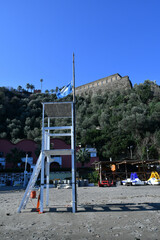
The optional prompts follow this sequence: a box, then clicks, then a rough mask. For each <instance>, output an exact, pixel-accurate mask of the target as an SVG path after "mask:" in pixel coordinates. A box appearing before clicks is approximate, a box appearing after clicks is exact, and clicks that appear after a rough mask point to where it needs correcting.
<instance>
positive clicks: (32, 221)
mask: <svg viewBox="0 0 160 240" xmlns="http://www.w3.org/2000/svg"><path fill="white" fill-rule="evenodd" d="M77 193H78V211H77V213H75V214H73V213H72V212H71V189H54V188H51V189H50V198H49V199H50V202H49V207H47V208H46V207H45V208H44V211H45V213H43V214H38V213H37V212H36V211H35V207H36V204H37V198H36V199H30V200H29V202H28V204H27V206H26V209H25V210H22V212H21V213H17V209H18V207H19V204H20V201H21V199H22V197H23V194H24V190H23V189H20V188H18V187H17V188H13V187H1V188H0V209H1V214H0V216H1V217H0V240H4V239H5V240H6V239H12V240H13V239H14V240H17V239H18V240H21V239H26V240H27V239H35V240H38V239H39V240H48V239H61V240H70V239H80V240H85V239H118V240H119V239H123V240H124V239H127V240H130V239H131V240H132V239H134V240H138V239H141V240H147V239H148V240H150V239H152V240H156V239H157V240H158V239H160V221H159V219H160V186H122V185H119V186H117V187H110V188H107V187H106V188H99V187H79V188H78V189H77ZM37 196H38V193H37Z"/></svg>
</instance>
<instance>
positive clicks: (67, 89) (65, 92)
mask: <svg viewBox="0 0 160 240" xmlns="http://www.w3.org/2000/svg"><path fill="white" fill-rule="evenodd" d="M71 92H72V84H71V82H70V83H69V84H68V85H67V86H65V87H64V88H62V90H61V91H59V89H58V92H57V93H56V95H57V98H58V99H60V98H63V97H66V96H67V95H68V94H70V93H71Z"/></svg>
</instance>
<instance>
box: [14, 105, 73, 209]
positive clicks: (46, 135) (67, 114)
mask: <svg viewBox="0 0 160 240" xmlns="http://www.w3.org/2000/svg"><path fill="white" fill-rule="evenodd" d="M42 105H43V113H42V147H41V153H40V156H39V158H38V160H37V163H36V166H35V168H34V171H33V173H32V176H31V178H30V181H29V183H28V186H27V188H26V191H25V194H24V197H23V199H22V201H21V204H20V206H19V208H18V212H19V213H20V212H21V209H24V208H25V206H26V204H27V202H28V199H29V197H30V194H31V191H32V189H33V187H34V185H35V183H36V180H37V178H38V175H39V173H40V171H41V187H40V212H41V213H43V207H44V206H43V205H44V196H43V195H44V166H45V159H47V160H46V206H49V172H50V162H53V159H52V158H51V156H57V155H58V156H62V155H71V156H72V212H73V213H75V212H76V211H77V194H76V170H75V169H76V163H75V154H76V149H75V122H74V121H75V112H74V111H75V105H74V102H45V103H42ZM46 117H47V120H48V126H47V127H46V126H45V119H46ZM52 118H71V119H72V121H71V125H70V126H51V119H52ZM57 132H58V133H57ZM61 136H69V137H71V149H51V147H50V138H51V137H61Z"/></svg>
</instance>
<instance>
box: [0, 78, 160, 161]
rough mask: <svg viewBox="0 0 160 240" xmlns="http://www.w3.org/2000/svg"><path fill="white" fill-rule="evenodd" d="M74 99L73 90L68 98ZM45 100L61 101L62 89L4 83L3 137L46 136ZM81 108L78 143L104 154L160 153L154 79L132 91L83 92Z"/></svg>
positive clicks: (159, 104)
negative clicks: (20, 87) (33, 89)
mask: <svg viewBox="0 0 160 240" xmlns="http://www.w3.org/2000/svg"><path fill="white" fill-rule="evenodd" d="M154 89H155V90H154ZM71 99H72V97H71V96H67V97H66V98H65V101H71ZM44 101H45V102H50V101H57V99H56V95H55V94H53V93H52V94H49V93H48V92H46V93H45V94H40V93H39V94H34V93H30V92H27V91H25V90H23V91H22V90H21V91H17V90H14V89H12V90H9V89H7V88H4V87H1V88H0V138H5V139H9V140H11V141H12V142H13V143H16V142H18V141H19V140H20V139H24V138H27V139H33V140H35V141H37V142H40V139H41V115H42V104H41V103H42V102H44ZM61 101H64V99H63V100H61ZM76 109H77V110H76V134H77V145H78V144H81V145H82V146H84V147H85V146H87V145H90V146H94V147H96V148H97V150H98V154H99V157H100V159H101V160H102V159H109V158H112V159H114V160H115V159H119V158H124V157H130V156H133V158H140V159H146V158H150V159H151V158H152V159H153V158H156V159H157V158H159V156H160V89H159V87H158V86H156V85H155V86H154V83H153V82H150V81H145V82H144V83H143V84H140V85H136V86H134V88H133V89H131V90H127V91H121V92H119V91H115V92H113V93H108V92H106V94H104V95H93V96H88V95H87V96H85V97H77V104H76ZM67 121H68V120H65V119H64V120H63V124H66V122H67ZM58 122H59V120H56V124H57V123H58ZM59 124H60V123H59Z"/></svg>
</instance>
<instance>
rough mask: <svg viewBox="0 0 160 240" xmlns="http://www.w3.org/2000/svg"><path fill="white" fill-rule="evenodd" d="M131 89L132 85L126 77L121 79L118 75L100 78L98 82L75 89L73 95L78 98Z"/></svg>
mask: <svg viewBox="0 0 160 240" xmlns="http://www.w3.org/2000/svg"><path fill="white" fill-rule="evenodd" d="M131 88H132V83H131V81H130V79H129V77H128V76H124V77H122V76H121V75H119V74H118V73H116V74H114V75H111V76H108V77H105V78H101V79H99V80H96V81H93V82H90V83H87V84H84V85H81V86H79V87H76V89H75V93H76V95H78V96H83V95H84V96H85V95H86V94H90V95H92V94H103V93H105V92H106V91H107V92H112V91H115V90H127V89H131Z"/></svg>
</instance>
